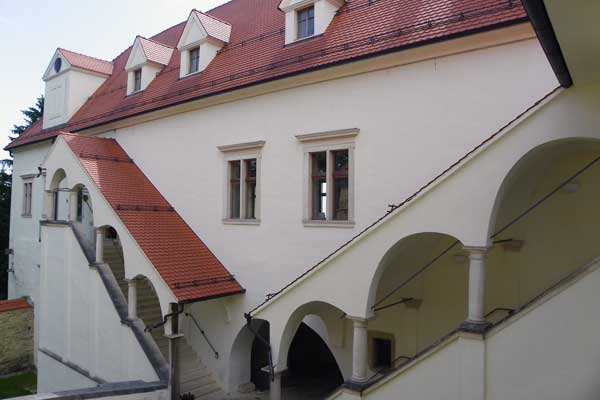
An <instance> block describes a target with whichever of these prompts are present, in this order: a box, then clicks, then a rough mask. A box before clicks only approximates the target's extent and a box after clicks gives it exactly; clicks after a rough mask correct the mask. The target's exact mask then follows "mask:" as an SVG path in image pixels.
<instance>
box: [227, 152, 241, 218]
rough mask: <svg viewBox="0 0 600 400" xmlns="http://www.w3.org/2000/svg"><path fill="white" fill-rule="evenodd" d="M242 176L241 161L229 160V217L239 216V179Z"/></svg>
mask: <svg viewBox="0 0 600 400" xmlns="http://www.w3.org/2000/svg"><path fill="white" fill-rule="evenodd" d="M241 176H242V169H241V163H240V162H239V161H230V162H229V196H230V198H229V204H230V208H229V218H231V219H239V218H240V205H241V190H242V189H241V185H240V183H241V180H240V177H241Z"/></svg>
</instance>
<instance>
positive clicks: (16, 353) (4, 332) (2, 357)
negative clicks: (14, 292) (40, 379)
mask: <svg viewBox="0 0 600 400" xmlns="http://www.w3.org/2000/svg"><path fill="white" fill-rule="evenodd" d="M32 366H33V307H31V305H29V303H28V302H27V300H25V299H16V300H6V301H0V375H6V374H10V373H13V372H19V371H23V370H26V369H29V368H31V367H32Z"/></svg>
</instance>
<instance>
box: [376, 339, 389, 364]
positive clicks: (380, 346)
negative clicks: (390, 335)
mask: <svg viewBox="0 0 600 400" xmlns="http://www.w3.org/2000/svg"><path fill="white" fill-rule="evenodd" d="M373 367H374V368H391V367H392V341H391V340H389V339H384V338H373Z"/></svg>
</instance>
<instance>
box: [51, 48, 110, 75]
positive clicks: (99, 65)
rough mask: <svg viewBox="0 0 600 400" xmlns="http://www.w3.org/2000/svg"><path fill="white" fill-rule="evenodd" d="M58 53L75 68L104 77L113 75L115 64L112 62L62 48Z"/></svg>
mask: <svg viewBox="0 0 600 400" xmlns="http://www.w3.org/2000/svg"><path fill="white" fill-rule="evenodd" d="M58 51H60V52H61V54H62V55H63V57H64V58H65V59H66V60H67V61H68V62H69V64H71V65H72V66H74V67H78V68H82V69H87V70H88V71H94V72H98V73H100V74H104V75H112V73H113V63H112V62H110V61H104V60H100V59H99V58H94V57H90V56H86V55H84V54H79V53H75V52H73V51H70V50H66V49H61V48H59V49H58Z"/></svg>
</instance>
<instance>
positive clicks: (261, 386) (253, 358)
mask: <svg viewBox="0 0 600 400" xmlns="http://www.w3.org/2000/svg"><path fill="white" fill-rule="evenodd" d="M258 334H259V335H260V336H261V337H262V338H263V339H265V341H266V342H267V343H268V342H269V324H267V323H263V324H261V325H260V328H259V329H258ZM268 365H269V347H268V346H267V344H266V343H264V342H263V341H261V340H259V339H257V338H254V342H253V343H252V353H251V354H250V368H251V371H250V380H251V381H252V383H254V385H255V386H256V389H257V390H260V391H265V390H269V387H270V380H269V373H268V372H265V371H264V370H263V368H264V367H266V366H268Z"/></svg>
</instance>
